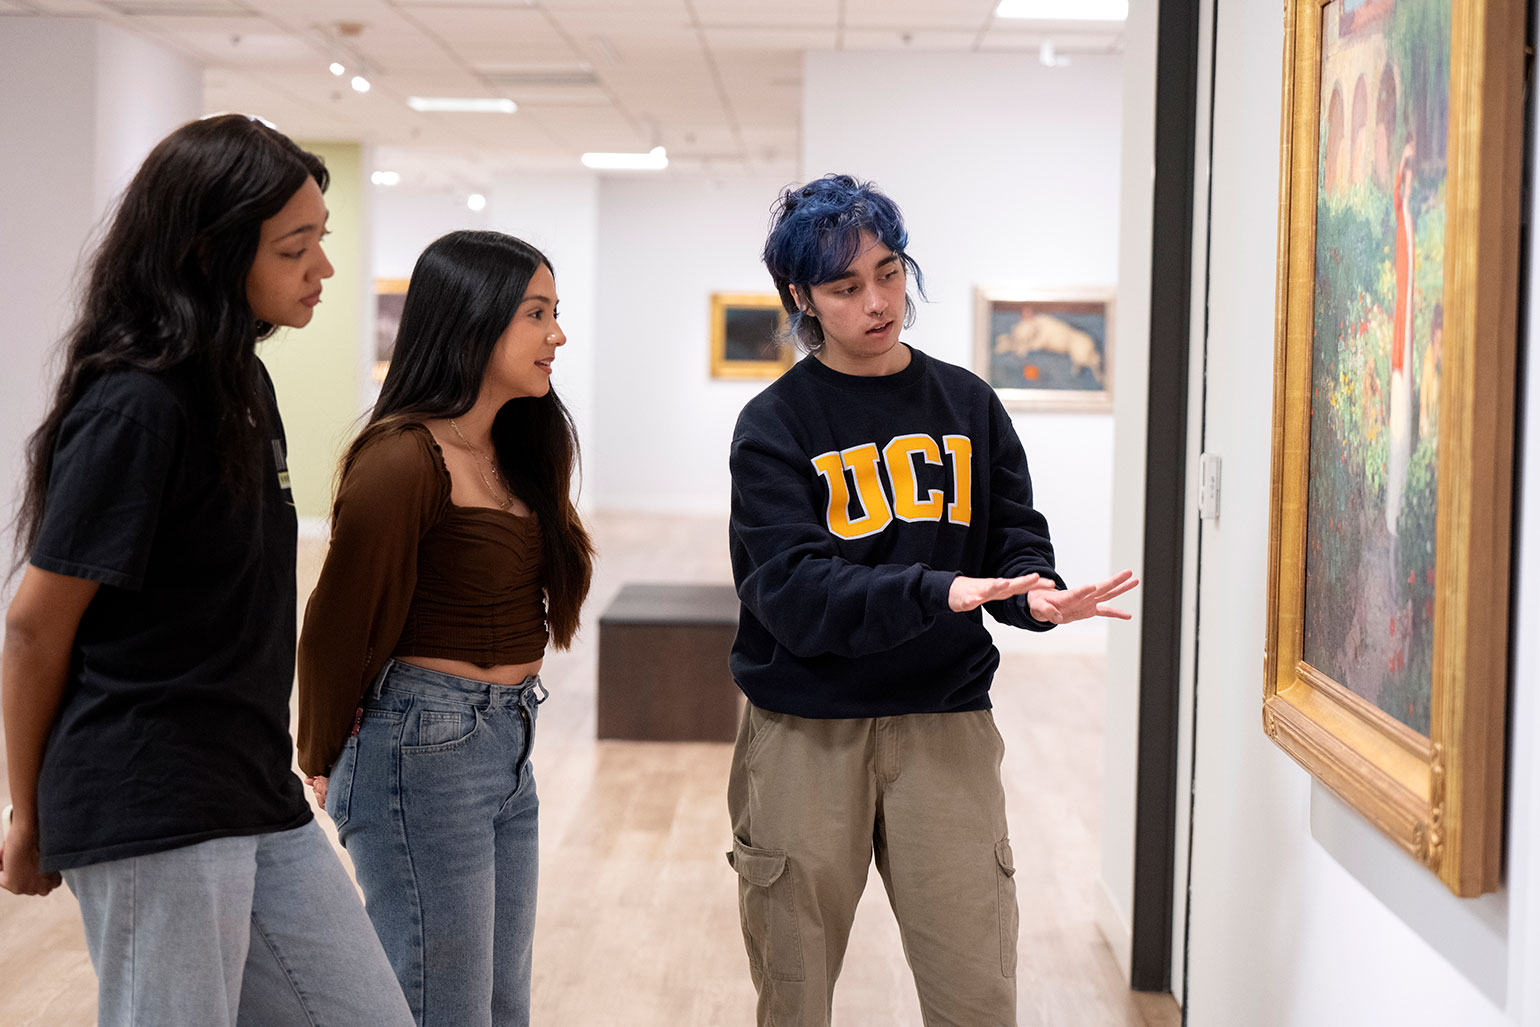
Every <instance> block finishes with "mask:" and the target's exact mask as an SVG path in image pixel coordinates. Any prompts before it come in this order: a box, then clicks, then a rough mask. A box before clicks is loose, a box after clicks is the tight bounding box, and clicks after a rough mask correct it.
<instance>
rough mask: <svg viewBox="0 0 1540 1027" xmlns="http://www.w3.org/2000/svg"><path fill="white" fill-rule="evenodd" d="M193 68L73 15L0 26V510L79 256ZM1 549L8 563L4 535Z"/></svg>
mask: <svg viewBox="0 0 1540 1027" xmlns="http://www.w3.org/2000/svg"><path fill="white" fill-rule="evenodd" d="M202 100H203V89H202V72H201V69H200V68H199V67H198V66H197V65H196V64H193V63H191V62H189V61H187V60H186V59H184V58H183V57H181V56H179V55H177V54H173V53H170V52H168V51H166V50H164V49H162V48H161V47H159V46H156V45H154V44H153V43H149V42H146V41H145V40H142V39H140V38H139V37H137V36H133V35H130V34H128V33H126V32H123V31H120V30H119V29H116V28H113V27H111V26H108V25H102V24H99V23H96V22H92V21H88V20H84V19H77V18H32V17H15V18H0V139H3V140H5V157H4V159H3V160H0V310H4V311H5V320H6V330H5V331H4V332H0V368H3V369H4V370H3V373H0V502H3V503H4V506H3V508H0V513H3V514H4V518H3V519H4V521H5V522H6V523H7V524H8V523H9V520H10V515H11V512H12V511H13V509H14V504H15V500H16V497H17V496H18V494H19V485H20V481H21V474H22V467H23V462H22V447H23V445H24V443H25V440H26V437H27V435H28V434H30V433H31V432H32V430H33V429H34V428H36V427H37V424H38V422H39V420H40V419H41V418H42V415H43V412H44V408H45V406H46V403H47V398H48V395H49V392H50V390H51V387H52V384H53V377H54V375H55V374H56V373H57V363H56V362H55V357H56V348H57V343H58V341H59V338H60V336H61V335H62V334H63V332H64V331H65V330H66V328H67V327H68V325H69V322H70V320H71V319H72V317H73V314H74V309H75V296H74V290H75V289H76V288H77V287H78V279H77V275H78V271H79V265H80V260H81V256H82V254H84V253H86V252H89V249H90V246H91V244H92V243H93V242H94V239H95V233H96V232H97V230H98V228H99V224H100V221H101V219H102V215H103V214H104V213H105V212H106V210H107V209H108V207H109V205H110V204H111V202H112V201H113V200H114V199H115V198H116V195H117V193H118V192H119V191H120V190H121V189H122V187H123V186H124V185H125V184H126V183H127V181H128V179H129V177H130V176H131V175H132V174H133V172H134V169H135V168H137V167H138V165H139V163H140V161H142V160H143V159H144V156H145V154H146V153H148V152H149V150H150V148H151V147H152V146H154V145H155V143H156V142H158V141H159V140H160V139H161V138H162V137H163V136H165V135H166V133H168V132H170V131H171V130H172V129H173V128H175V127H176V126H177V125H180V124H182V123H183V122H186V121H189V120H191V119H193V118H195V117H197V116H198V114H199V110H200V107H201V105H202ZM0 552H3V553H4V554H5V555H9V552H10V537H9V535H8V534H7V535H6V536H5V539H4V544H3V546H0Z"/></svg>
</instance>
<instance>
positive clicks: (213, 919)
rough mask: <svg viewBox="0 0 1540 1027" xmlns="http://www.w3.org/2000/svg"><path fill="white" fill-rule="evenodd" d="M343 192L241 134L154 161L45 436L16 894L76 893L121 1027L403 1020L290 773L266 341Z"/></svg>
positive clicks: (297, 298)
mask: <svg viewBox="0 0 1540 1027" xmlns="http://www.w3.org/2000/svg"><path fill="white" fill-rule="evenodd" d="M327 181H328V175H327V172H326V168H325V167H324V165H323V164H322V163H321V161H320V159H319V158H317V157H315V156H314V155H312V154H310V153H307V152H305V151H304V150H301V149H300V148H299V147H297V146H296V145H294V143H293V142H291V141H290V140H289V139H287V138H286V137H284V136H283V135H281V134H279V133H278V132H276V131H274V130H272V129H271V128H269V127H267V126H265V125H263V124H262V123H260V122H258V121H255V120H252V119H248V118H246V117H243V116H240V115H224V116H219V117H212V118H207V119H204V120H201V121H196V122H192V123H190V124H188V125H185V126H183V127H182V128H180V129H178V130H177V131H176V132H174V133H172V134H171V135H170V136H168V137H167V138H166V139H165V140H163V141H162V142H161V143H160V144H159V145H157V146H156V147H155V149H154V150H153V151H152V152H151V153H150V155H149V157H148V158H147V159H146V160H145V162H144V165H143V166H142V167H141V168H140V169H139V171H138V173H137V174H136V175H135V177H134V179H133V181H132V182H131V183H130V184H129V186H128V189H127V191H126V192H125V193H124V195H123V197H122V200H121V201H120V203H119V206H118V207H117V209H116V211H115V212H114V214H113V215H112V218H111V221H110V224H109V226H108V230H107V233H106V235H105V237H104V239H103V241H102V243H101V245H100V247H99V248H98V249H97V251H96V253H95V256H94V258H93V259H92V261H91V264H90V267H89V270H88V273H87V276H86V285H85V290H84V294H83V297H82V301H81V309H80V312H79V317H78V319H77V320H76V322H75V324H74V326H73V328H72V329H71V330H70V332H69V334H68V336H67V338H66V339H65V353H64V357H65V359H64V371H63V374H62V377H61V378H60V380H59V383H58V386H57V388H56V389H55V391H54V395H53V398H52V403H51V405H50V408H49V412H48V415H47V416H46V417H45V418H44V420H43V424H42V426H41V427H40V428H39V429H38V430H37V431H36V432H35V433H34V434H33V436H32V438H31V440H30V442H29V444H28V450H27V463H28V467H27V478H26V482H25V485H24V492H23V497H22V505H21V513H20V516H19V523H18V532H17V549H18V552H19V553H20V554H21V559H24V560H25V561H26V563H27V566H26V571H25V574H24V575H23V577H22V580H21V583H20V586H19V588H18V590H17V592H16V597H15V599H14V601H13V602H12V604H11V607H10V610H9V611H8V614H7V616H6V625H5V645H4V666H3V682H0V685H3V687H0V691H3V700H4V714H5V742H6V757H7V764H8V770H9V780H10V788H11V801H12V802H13V803H14V806H15V817H14V823H13V824H12V825H11V829H10V831H9V833H8V835H7V836H6V838H5V842H4V847H3V859H0V887H4V888H6V889H7V890H9V891H12V892H16V893H18V894H24V895H25V894H33V895H40V894H46V893H47V892H49V891H51V890H52V889H53V888H55V887H57V886H58V884H59V883H60V880H61V874H62V879H63V880H64V881H66V882H68V884H69V886H70V889H71V891H73V892H74V893H75V896H76V898H77V899H78V900H79V902H80V907H81V914H82V917H83V919H84V921H85V928H86V932H85V933H86V940H87V944H88V946H89V947H90V950H91V959H92V963H93V964H94V965H95V967H96V971H97V976H98V978H99V981H100V990H99V1010H98V1015H99V1018H100V1020H99V1022H100V1023H101V1024H104V1025H107V1024H112V1025H117V1024H135V1025H137V1024H144V1025H150V1024H153V1025H156V1027H168V1025H182V1024H186V1025H189V1027H191V1025H198V1027H206V1025H212V1024H226V1025H228V1024H233V1023H235V1022H236V1020H237V1019H239V1020H240V1021H241V1022H242V1023H247V1024H249V1023H260V1024H264V1025H287V1024H296V1025H298V1024H312V1023H316V1022H322V1021H324V1022H349V1023H371V1024H373V1023H382V1024H391V1025H406V1024H410V1023H411V1016H410V1011H409V1010H408V1008H407V1006H406V1003H405V1000H404V998H403V997H402V996H401V994H400V991H399V989H398V988H397V987H396V984H395V980H394V976H393V975H392V973H391V970H390V967H389V965H388V963H387V962H386V961H385V957H384V953H383V951H382V949H381V948H380V945H379V942H378V940H377V939H376V938H375V936H374V932H373V931H372V930H371V928H370V925H369V921H368V919H367V918H366V916H365V915H364V912H363V908H362V906H361V905H360V903H359V902H358V899H357V896H356V893H355V892H354V891H353V889H352V886H351V883H350V882H349V881H348V878H347V876H346V874H345V872H344V871H343V869H342V867H341V864H340V863H339V862H338V860H337V858H336V856H335V854H334V853H333V852H332V851H331V848H330V846H329V844H328V843H327V841H326V839H325V836H324V835H323V834H322V833H321V831H320V829H319V827H318V826H317V825H316V823H315V821H314V818H313V817H312V815H311V811H310V807H309V805H308V804H307V803H306V801H305V798H304V792H303V788H302V787H301V785H300V782H299V780H298V778H297V777H295V775H294V773H293V771H292V770H291V764H292V759H293V749H292V744H293V743H292V741H291V739H290V736H289V731H288V705H289V695H290V691H291V687H292V682H293V673H294V624H295V584H294V549H295V535H296V527H297V524H296V518H295V513H294V504H293V500H292V497H291V495H290V492H289V485H288V471H287V466H286V450H285V442H284V435H283V426H282V423H281V421H280V419H279V415H278V407H277V403H276V398H275V396H274V394H273V389H272V383H271V381H270V379H269V378H268V376H267V372H266V370H265V369H264V368H263V367H262V364H261V362H260V361H259V360H258V359H257V356H256V352H255V345H256V342H257V340H259V339H261V338H263V337H265V336H266V335H268V334H270V333H271V332H272V331H273V330H274V329H275V328H277V327H278V326H289V327H295V328H298V327H302V326H304V325H305V324H306V323H308V322H309V321H310V319H311V316H312V314H313V311H314V308H315V305H316V304H317V303H319V302H320V299H321V286H322V280H323V279H325V278H328V277H330V276H331V274H332V266H331V264H330V263H329V262H328V261H327V259H326V256H325V254H324V253H323V252H322V250H321V239H322V237H323V236H324V235H325V234H326V218H327V211H326V204H325V201H324V199H323V197H322V191H323V190H324V189H325V187H326V185H327ZM20 562H21V561H20V560H18V563H20Z"/></svg>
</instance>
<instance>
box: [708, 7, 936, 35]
mask: <svg viewBox="0 0 1540 1027" xmlns="http://www.w3.org/2000/svg"><path fill="white" fill-rule="evenodd" d="M943 2H945V0H943ZM691 6H692V7H694V8H695V14H696V17H698V18H700V21H701V24H702V25H763V26H766V27H767V28H784V29H790V28H822V27H828V26H834V25H837V24H838V23H839V12H840V0H777V2H775V3H768V2H764V3H753V2H748V3H746V2H745V0H691Z"/></svg>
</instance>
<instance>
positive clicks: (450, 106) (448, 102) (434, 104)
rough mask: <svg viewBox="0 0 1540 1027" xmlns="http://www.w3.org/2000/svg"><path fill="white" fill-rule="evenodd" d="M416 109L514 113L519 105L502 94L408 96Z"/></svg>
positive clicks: (409, 101) (407, 101)
mask: <svg viewBox="0 0 1540 1027" xmlns="http://www.w3.org/2000/svg"><path fill="white" fill-rule="evenodd" d="M406 105H407V106H408V107H410V108H412V110H414V111H447V112H454V113H460V114H512V113H513V112H514V111H516V110H518V109H519V105H518V104H516V103H514V102H513V101H512V100H509V99H507V98H505V97H501V96H408V97H407V98H406Z"/></svg>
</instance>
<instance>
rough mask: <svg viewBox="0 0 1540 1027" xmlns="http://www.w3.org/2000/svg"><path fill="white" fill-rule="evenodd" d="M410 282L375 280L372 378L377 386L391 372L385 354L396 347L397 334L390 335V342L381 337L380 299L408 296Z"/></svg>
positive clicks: (394, 279) (407, 280)
mask: <svg viewBox="0 0 1540 1027" xmlns="http://www.w3.org/2000/svg"><path fill="white" fill-rule="evenodd" d="M410 281H411V279H409V278H376V279H375V280H374V319H375V320H374V363H373V366H372V370H371V372H370V377H371V378H373V379H374V383H375V384H376V385H378V384H379V383H380V382H383V381H384V380H385V373H386V372H387V371H389V370H390V361H389V360H387V359H385V354H387V353H389V352H390V348H391V346H393V345H395V341H396V333H395V332H391V333H390V339H389V341H388V342H387V340H386V339H385V338H384V337H383V336H382V335H381V330H380V297H382V296H404V295H406V287H407V284H408V283H409V282H410Z"/></svg>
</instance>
